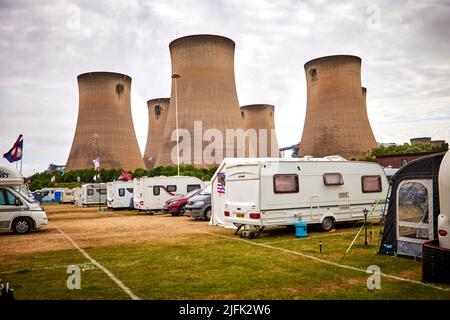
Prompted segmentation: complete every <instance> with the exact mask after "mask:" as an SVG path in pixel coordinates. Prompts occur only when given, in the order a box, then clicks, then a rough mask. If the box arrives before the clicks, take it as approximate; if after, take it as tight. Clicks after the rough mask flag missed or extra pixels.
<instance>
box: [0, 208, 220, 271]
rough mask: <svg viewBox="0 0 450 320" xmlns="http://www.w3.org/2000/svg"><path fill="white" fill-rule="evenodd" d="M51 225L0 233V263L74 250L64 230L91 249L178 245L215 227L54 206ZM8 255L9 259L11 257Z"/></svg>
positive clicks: (184, 220) (162, 217)
mask: <svg viewBox="0 0 450 320" xmlns="http://www.w3.org/2000/svg"><path fill="white" fill-rule="evenodd" d="M45 210H46V212H47V215H48V218H49V224H48V226H46V227H45V228H43V229H41V230H36V231H34V232H32V233H30V234H27V235H16V234H13V233H11V232H8V231H2V232H0V248H1V252H2V257H0V263H4V262H6V259H8V260H10V259H11V258H13V256H21V255H27V254H32V253H39V252H49V251H56V250H67V249H73V245H72V244H71V243H70V242H69V241H67V239H66V238H65V237H64V236H63V235H62V234H61V233H60V232H59V231H58V228H60V229H61V230H63V231H64V232H65V233H66V234H67V235H68V236H69V237H71V238H72V239H73V240H74V241H75V242H76V243H77V244H78V245H79V246H80V247H82V248H92V247H102V246H113V245H130V244H139V243H147V244H148V243H152V244H155V245H160V244H170V243H173V244H177V243H184V242H185V241H189V240H192V239H193V238H199V239H197V240H198V241H200V242H201V241H202V238H206V239H205V240H204V241H210V240H211V239H209V238H207V237H205V236H201V235H199V232H205V231H207V232H211V231H213V230H215V229H218V228H215V227H211V226H209V225H208V222H206V221H194V220H192V219H190V218H189V217H173V216H171V215H142V214H138V213H137V212H135V213H134V214H133V212H129V211H123V212H121V211H107V212H102V211H99V209H98V208H95V207H93V208H78V207H76V206H73V205H72V206H69V205H51V206H48V207H46V208H45ZM8 256H9V257H8Z"/></svg>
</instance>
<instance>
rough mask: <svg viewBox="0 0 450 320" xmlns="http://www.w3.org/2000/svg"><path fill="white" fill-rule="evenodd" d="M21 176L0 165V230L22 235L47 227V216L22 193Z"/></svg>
mask: <svg viewBox="0 0 450 320" xmlns="http://www.w3.org/2000/svg"><path fill="white" fill-rule="evenodd" d="M23 186H24V181H23V177H22V174H21V173H20V172H19V171H17V170H16V169H15V168H13V167H11V166H5V165H0V229H9V230H13V231H14V232H16V233H19V234H24V233H28V232H30V231H31V230H33V229H39V228H42V227H43V226H45V225H47V223H48V220H47V215H46V213H45V211H44V210H43V209H42V207H41V206H40V205H39V203H38V202H36V201H33V200H31V199H30V198H29V197H28V193H23V192H21V190H24V188H23Z"/></svg>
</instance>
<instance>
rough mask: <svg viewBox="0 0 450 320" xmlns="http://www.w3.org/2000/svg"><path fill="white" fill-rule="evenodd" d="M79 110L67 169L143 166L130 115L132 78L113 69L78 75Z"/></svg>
mask: <svg viewBox="0 0 450 320" xmlns="http://www.w3.org/2000/svg"><path fill="white" fill-rule="evenodd" d="M77 79H78V92H79V109H78V120H77V126H76V130H75V137H74V139H73V143H72V148H71V150H70V154H69V158H68V160H67V165H66V170H67V171H69V170H74V169H91V168H94V165H93V160H94V159H96V157H97V155H99V156H100V167H101V168H108V169H110V168H116V169H117V168H123V169H125V170H131V169H136V168H144V167H145V166H144V161H143V160H142V156H141V153H140V150H139V146H138V143H137V140H136V134H135V132H134V126H133V119H132V116H131V105H130V90H131V78H130V77H129V76H127V75H124V74H120V73H113V72H89V73H83V74H80V75H79V76H78V78H77Z"/></svg>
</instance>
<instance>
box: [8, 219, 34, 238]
mask: <svg viewBox="0 0 450 320" xmlns="http://www.w3.org/2000/svg"><path fill="white" fill-rule="evenodd" d="M12 227H13V231H14V232H15V233H17V234H25V233H28V232H30V231H31V229H32V227H33V225H32V222H31V220H30V219H28V218H19V219H16V220H15V221H14V224H13V226H12Z"/></svg>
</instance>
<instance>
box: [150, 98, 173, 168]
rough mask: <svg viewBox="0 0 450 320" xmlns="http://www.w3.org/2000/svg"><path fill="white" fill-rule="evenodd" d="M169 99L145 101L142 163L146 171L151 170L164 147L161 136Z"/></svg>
mask: <svg viewBox="0 0 450 320" xmlns="http://www.w3.org/2000/svg"><path fill="white" fill-rule="evenodd" d="M169 105H170V98H159V99H152V100H149V101H147V108H148V134H147V144H146V147H145V152H144V162H145V166H146V167H147V169H150V168H153V167H154V164H155V161H156V158H157V157H158V154H159V153H160V152H161V150H162V149H163V147H164V140H163V139H162V134H163V132H164V127H165V125H166V120H167V114H168V111H169Z"/></svg>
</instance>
